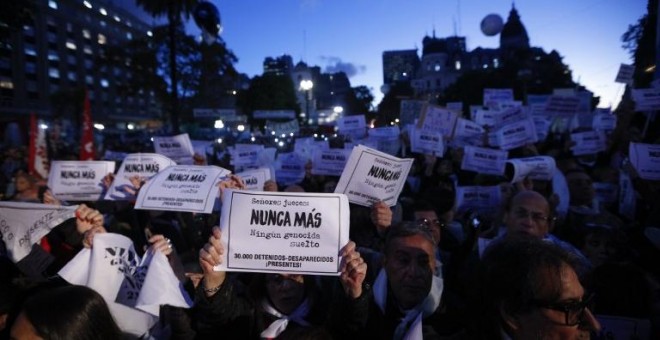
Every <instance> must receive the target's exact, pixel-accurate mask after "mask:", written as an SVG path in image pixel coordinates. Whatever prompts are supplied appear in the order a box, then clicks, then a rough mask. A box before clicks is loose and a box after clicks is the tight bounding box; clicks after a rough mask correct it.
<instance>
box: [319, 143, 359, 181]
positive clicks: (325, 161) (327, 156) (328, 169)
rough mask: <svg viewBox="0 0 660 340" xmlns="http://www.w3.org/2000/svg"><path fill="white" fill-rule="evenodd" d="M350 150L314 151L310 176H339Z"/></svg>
mask: <svg viewBox="0 0 660 340" xmlns="http://www.w3.org/2000/svg"><path fill="white" fill-rule="evenodd" d="M350 155H351V150H350V149H326V150H323V149H316V150H314V156H313V159H312V175H327V176H337V177H339V176H341V173H342V171H344V167H345V166H346V161H348V157H349V156H350Z"/></svg>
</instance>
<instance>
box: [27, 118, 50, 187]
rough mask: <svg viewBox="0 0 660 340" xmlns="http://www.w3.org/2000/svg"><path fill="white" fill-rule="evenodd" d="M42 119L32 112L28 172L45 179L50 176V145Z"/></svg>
mask: <svg viewBox="0 0 660 340" xmlns="http://www.w3.org/2000/svg"><path fill="white" fill-rule="evenodd" d="M40 122H41V121H40V120H37V117H36V115H35V114H34V113H31V114H30V143H29V144H30V145H29V150H28V152H29V156H28V172H29V173H30V175H33V176H36V177H39V178H41V179H45V178H47V177H48V169H49V164H48V146H47V145H46V131H45V130H44V129H42V128H41V124H40Z"/></svg>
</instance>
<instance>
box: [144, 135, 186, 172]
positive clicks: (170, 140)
mask: <svg viewBox="0 0 660 340" xmlns="http://www.w3.org/2000/svg"><path fill="white" fill-rule="evenodd" d="M153 141H154V150H155V151H156V153H157V154H160V155H163V156H165V157H167V158H169V159H171V160H173V161H175V162H176V164H193V154H194V153H195V151H194V149H193V146H192V142H190V136H188V134H187V133H182V134H180V135H176V136H159V137H153Z"/></svg>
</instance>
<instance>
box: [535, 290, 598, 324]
mask: <svg viewBox="0 0 660 340" xmlns="http://www.w3.org/2000/svg"><path fill="white" fill-rule="evenodd" d="M594 296H595V294H593V293H592V294H589V295H587V296H586V297H583V298H582V301H571V302H547V301H540V300H532V304H533V305H534V306H536V307H539V308H547V309H552V310H556V311H560V312H564V317H565V318H564V325H566V326H577V325H579V324H582V323H583V322H584V315H585V311H586V310H587V308H588V309H589V310H592V309H593V305H594Z"/></svg>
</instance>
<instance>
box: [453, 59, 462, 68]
mask: <svg viewBox="0 0 660 340" xmlns="http://www.w3.org/2000/svg"><path fill="white" fill-rule="evenodd" d="M454 66H455V67H456V69H457V70H460V69H461V61H460V60H456V63H454Z"/></svg>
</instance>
